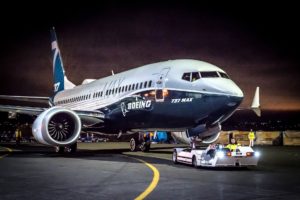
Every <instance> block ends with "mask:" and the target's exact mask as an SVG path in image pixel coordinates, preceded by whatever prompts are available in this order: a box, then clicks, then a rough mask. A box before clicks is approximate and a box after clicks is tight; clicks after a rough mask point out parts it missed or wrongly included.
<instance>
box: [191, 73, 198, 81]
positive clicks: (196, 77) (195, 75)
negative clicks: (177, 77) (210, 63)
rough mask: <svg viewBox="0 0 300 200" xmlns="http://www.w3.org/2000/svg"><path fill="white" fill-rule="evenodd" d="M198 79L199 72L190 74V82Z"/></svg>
mask: <svg viewBox="0 0 300 200" xmlns="http://www.w3.org/2000/svg"><path fill="white" fill-rule="evenodd" d="M199 78H200V75H199V72H193V73H192V82H193V81H196V80H198V79H199Z"/></svg>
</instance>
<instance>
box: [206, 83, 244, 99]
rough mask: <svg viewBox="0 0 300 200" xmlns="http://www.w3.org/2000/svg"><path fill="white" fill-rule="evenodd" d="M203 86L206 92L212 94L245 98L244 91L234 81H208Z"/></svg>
mask: <svg viewBox="0 0 300 200" xmlns="http://www.w3.org/2000/svg"><path fill="white" fill-rule="evenodd" d="M203 85H204V87H205V88H206V90H207V91H210V92H217V93H220V94H225V95H228V96H235V97H240V98H243V97H244V94H243V92H242V90H241V89H240V88H239V87H238V86H237V85H236V84H235V83H234V82H233V81H232V80H229V79H210V80H209V79H207V80H206V81H205V82H204V84H203Z"/></svg>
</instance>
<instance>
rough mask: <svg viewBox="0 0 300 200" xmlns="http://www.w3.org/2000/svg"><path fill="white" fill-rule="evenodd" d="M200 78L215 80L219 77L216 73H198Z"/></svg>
mask: <svg viewBox="0 0 300 200" xmlns="http://www.w3.org/2000/svg"><path fill="white" fill-rule="evenodd" d="M200 74H201V78H216V77H219V75H218V73H217V72H200Z"/></svg>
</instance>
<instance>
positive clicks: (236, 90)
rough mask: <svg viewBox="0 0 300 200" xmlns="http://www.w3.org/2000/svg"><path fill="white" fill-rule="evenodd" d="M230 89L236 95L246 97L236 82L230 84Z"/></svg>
mask: <svg viewBox="0 0 300 200" xmlns="http://www.w3.org/2000/svg"><path fill="white" fill-rule="evenodd" d="M229 91H230V93H231V94H232V95H234V96H237V97H244V93H243V91H242V90H241V89H240V88H239V87H238V86H237V85H236V84H235V83H233V84H231V85H230V87H229Z"/></svg>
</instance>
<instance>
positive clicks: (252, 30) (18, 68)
mask: <svg viewBox="0 0 300 200" xmlns="http://www.w3.org/2000/svg"><path fill="white" fill-rule="evenodd" d="M137 2H140V1H136V2H135V1H124V3H119V2H116V1H115V2H113V3H105V4H104V3H101V4H97V5H95V4H94V3H87V2H85V3H80V4H76V3H75V5H74V4H73V2H72V3H69V4H68V5H59V4H58V3H57V4H55V6H53V5H52V4H51V2H49V4H48V5H47V4H46V3H40V5H36V6H37V7H36V8H34V7H33V6H29V5H26V4H24V5H21V4H16V5H13V3H11V5H9V6H7V7H5V6H4V7H2V9H6V10H7V11H8V12H9V13H10V14H4V13H3V12H2V13H1V14H0V15H1V16H0V17H1V26H2V28H1V38H2V42H1V46H2V48H1V56H0V84H1V86H0V94H9V95H29V96H30V95H34V96H50V95H51V94H52V90H53V89H52V85H53V83H52V64H51V47H50V33H49V30H50V28H51V27H52V26H55V28H56V33H57V36H58V41H59V45H60V49H61V52H62V56H63V61H64V66H65V70H66V72H67V76H68V78H69V79H70V80H71V81H72V82H74V83H75V84H80V83H81V82H82V81H83V80H84V79H85V78H101V77H104V76H108V75H110V73H111V70H114V72H115V73H118V72H122V71H124V70H127V69H131V68H135V67H139V66H142V65H144V64H149V63H155V62H159V61H165V60H170V59H181V58H191V59H197V60H203V61H206V62H209V63H212V64H214V65H217V66H219V67H220V68H222V69H223V70H225V71H226V72H227V73H228V74H229V76H230V77H231V79H233V80H234V81H235V82H236V83H237V85H239V86H240V88H241V89H242V90H243V92H244V95H245V99H244V102H243V104H242V105H243V106H244V107H246V106H250V104H251V101H252V97H253V94H254V91H255V88H256V86H260V88H261V106H262V108H263V109H274V110H285V109H287V110H300V92H299V91H300V81H299V76H300V69H299V67H300V66H299V52H300V51H299V48H300V45H299V44H300V42H299V35H300V34H299V30H297V29H299V19H300V16H299V11H298V10H297V6H295V5H288V4H284V5H282V4H276V5H274V4H268V5H262V4H259V3H252V4H250V3H249V4H238V5H236V4H231V5H229V4H221V5H220V4H218V5H212V4H209V5H208V4H199V3H198V4H196V3H193V2H191V1H182V2H181V3H180V2H175V1H167V2H165V3H163V4H162V3H158V2H155V1H153V2H151V1H149V2H147V3H146V1H144V2H143V3H137ZM200 2H201V1H200ZM51 6H52V7H51Z"/></svg>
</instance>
